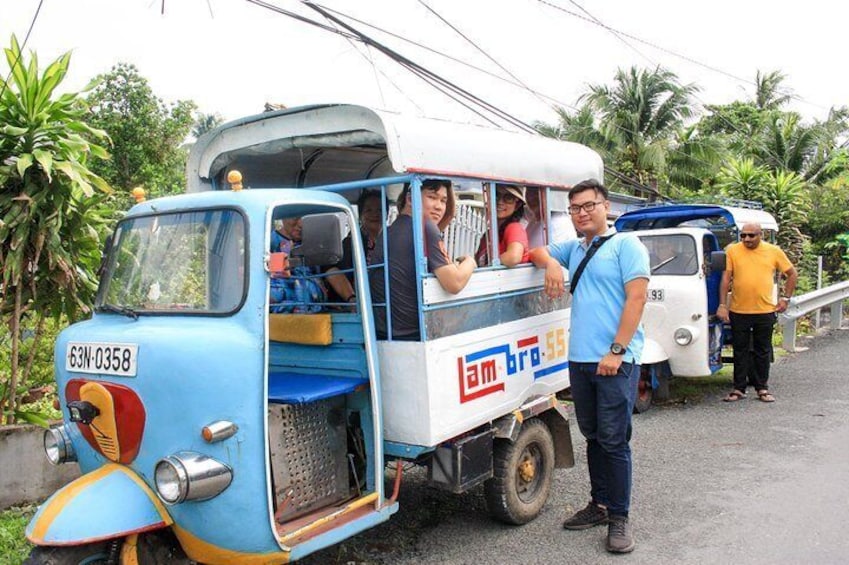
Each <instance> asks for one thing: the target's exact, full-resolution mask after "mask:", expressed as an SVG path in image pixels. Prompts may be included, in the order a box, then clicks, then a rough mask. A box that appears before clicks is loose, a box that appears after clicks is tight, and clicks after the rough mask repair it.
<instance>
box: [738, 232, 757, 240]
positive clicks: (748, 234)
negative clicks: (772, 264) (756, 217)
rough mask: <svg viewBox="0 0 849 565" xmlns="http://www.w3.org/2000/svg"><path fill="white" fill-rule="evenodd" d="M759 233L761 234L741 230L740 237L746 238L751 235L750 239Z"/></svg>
mask: <svg viewBox="0 0 849 565" xmlns="http://www.w3.org/2000/svg"><path fill="white" fill-rule="evenodd" d="M760 235H761V234H759V233H746V232H741V233H740V239H747V238H750V237H751V238H752V239H754V238H756V237H760Z"/></svg>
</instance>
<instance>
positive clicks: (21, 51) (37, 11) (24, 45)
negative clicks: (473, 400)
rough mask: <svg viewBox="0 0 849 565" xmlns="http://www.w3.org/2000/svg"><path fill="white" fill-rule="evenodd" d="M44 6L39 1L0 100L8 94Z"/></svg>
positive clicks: (4, 83)
mask: <svg viewBox="0 0 849 565" xmlns="http://www.w3.org/2000/svg"><path fill="white" fill-rule="evenodd" d="M42 4H44V0H39V1H38V8H36V9H35V14H34V15H33V16H32V21H31V22H30V24H29V29H28V30H27V34H26V36H25V37H24V42H23V43H22V44H21V48H20V50H19V51H18V56H17V57H15V61H14V62H13V63H12V66H11V67H9V74H8V75H6V80H5V81H3V88H2V90H0V98H2V97H3V94H5V93H6V87H7V86H8V85H9V79H10V78H12V73H13V72H14V71H15V67H17V66H18V63H19V62H20V60H21V57H22V56H23V53H24V48H25V47H26V46H27V41H29V35H30V34H31V33H32V28H34V27H35V21H36V20H37V19H38V14H39V13H40V12H41V5H42Z"/></svg>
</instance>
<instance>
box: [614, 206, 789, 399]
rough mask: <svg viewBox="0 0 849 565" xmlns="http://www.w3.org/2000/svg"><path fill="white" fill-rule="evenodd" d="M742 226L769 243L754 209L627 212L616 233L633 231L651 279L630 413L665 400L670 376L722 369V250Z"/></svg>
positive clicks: (771, 232)
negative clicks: (753, 227)
mask: <svg viewBox="0 0 849 565" xmlns="http://www.w3.org/2000/svg"><path fill="white" fill-rule="evenodd" d="M747 223H759V224H761V226H762V228H763V230H764V233H765V237H767V238H769V239H774V237H775V234H776V233H777V231H778V224H777V223H776V221H775V218H773V217H772V215H771V214H769V213H767V212H765V211H763V210H761V209H758V208H743V207H739V206H714V205H695V204H692V205H691V204H686V205H685V204H667V205H658V206H649V207H644V208H639V209H635V210H631V211H628V212H626V213H624V214H622V215H621V216H619V217H618V218H617V219H616V222H615V224H614V225H615V226H616V229H617V231H622V232H625V231H633V232H635V233H636V235H637V237H639V238H640V241H642V242H643V244H644V245H645V246H646V248H647V249H648V251H649V257H650V261H651V279H650V280H649V286H648V291H647V293H648V294H647V297H646V298H647V303H646V308H645V310H644V311H643V318H642V323H643V326H644V327H645V332H646V345H645V349H644V352H643V358H642V372H643V374H642V378H641V380H640V386H639V391H638V396H637V402H636V408H635V409H636V411H638V412H644V411H646V410H648V409H649V408H650V407H651V402H652V399H653V398H657V399H658V400H663V399H665V398H666V396H667V395H668V383H669V379H670V378H671V377H672V376H676V377H702V376H707V375H711V374H713V373H715V372H717V371H719V370H720V369H721V368H722V364H723V360H722V347H723V345H724V343H725V334H726V333H727V332H726V331H725V328H724V325H723V323H722V322H721V321H720V320H719V319H718V318H717V317H716V309H717V307H718V306H719V284H720V281H721V280H722V272H723V271H724V270H725V253H724V251H723V250H724V249H725V247H726V246H727V245H729V244H730V243H734V242H736V241H737V240H738V239H739V235H738V234H739V230H740V228H741V227H742V226H743V225H744V224H747Z"/></svg>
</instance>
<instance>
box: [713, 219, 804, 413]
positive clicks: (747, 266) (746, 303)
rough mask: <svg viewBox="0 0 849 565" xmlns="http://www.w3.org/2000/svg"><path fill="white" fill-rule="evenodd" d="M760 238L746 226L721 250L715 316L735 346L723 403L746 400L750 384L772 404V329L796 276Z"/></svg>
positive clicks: (778, 251) (775, 248) (752, 227)
mask: <svg viewBox="0 0 849 565" xmlns="http://www.w3.org/2000/svg"><path fill="white" fill-rule="evenodd" d="M762 235H763V232H762V230H761V226H760V224H746V225H744V226H743V228H742V230H741V231H740V242H739V243H734V244H731V245H729V246H728V248H726V250H725V255H726V265H725V272H724V273H723V275H722V283H721V284H720V285H719V308H717V310H716V315H717V317H718V318H719V319H720V320H722V321H723V322H729V321H730V322H731V335H732V345H733V346H734V389H733V390H732V391H731V392H730V393H729V394H728V396H726V397H725V398H724V399H723V400H725V401H726V402H734V401H736V400H740V399H741V398H744V397H745V396H746V386H747V381H749V380H751V381H752V383H753V384H754V386H755V390H756V391H757V393H758V398H759V399H760V400H762V401H763V402H774V401H775V397H773V395H772V394H770V392H769V385H768V381H769V364H770V358H771V354H772V328H773V326H774V325H775V320H776V314H777V313H780V312H784V311H785V310H786V309H787V305H788V304H789V303H790V297H791V296H793V291H794V290H796V279H797V278H798V274H797V273H796V269H795V267H793V264H792V263H791V262H790V260H789V259H787V255H785V254H784V251H782V250H781V248H779V247H778V246H776V245H772V244H771V243H767V242H765V241H761V237H762ZM776 273H781V274H783V275H784V276H785V277H786V278H787V281H786V282H785V283H784V292H783V293H781V296H780V297H779V298H778V301H777V302H776V300H775V292H774V287H773V282H774V280H775V274H776ZM732 283H733V284H732ZM729 287H730V288H731V304H730V306H729V305H728V304H727V301H728V290H729ZM750 344H751V351H750ZM750 376H751V379H750Z"/></svg>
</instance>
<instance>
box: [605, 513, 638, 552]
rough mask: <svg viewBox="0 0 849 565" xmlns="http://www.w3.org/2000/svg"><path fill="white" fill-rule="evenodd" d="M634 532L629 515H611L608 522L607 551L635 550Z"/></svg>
mask: <svg viewBox="0 0 849 565" xmlns="http://www.w3.org/2000/svg"><path fill="white" fill-rule="evenodd" d="M636 545H637V544H636V542H634V534H633V533H632V532H631V524H630V523H629V522H628V517H627V516H611V517H610V521H609V522H608V523H607V551H609V552H610V553H630V552H632V551H634V546H636Z"/></svg>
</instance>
